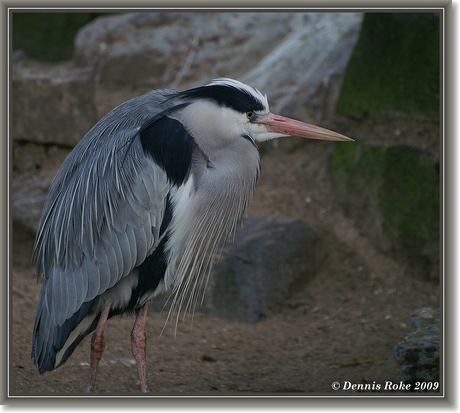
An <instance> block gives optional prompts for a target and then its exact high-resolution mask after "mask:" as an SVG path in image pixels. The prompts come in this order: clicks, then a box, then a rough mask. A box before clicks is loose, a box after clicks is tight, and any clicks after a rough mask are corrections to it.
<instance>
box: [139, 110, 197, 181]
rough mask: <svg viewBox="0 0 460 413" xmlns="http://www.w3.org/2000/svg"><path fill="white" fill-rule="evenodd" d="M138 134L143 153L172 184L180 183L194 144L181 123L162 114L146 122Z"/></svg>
mask: <svg viewBox="0 0 460 413" xmlns="http://www.w3.org/2000/svg"><path fill="white" fill-rule="evenodd" d="M139 136H140V139H141V144H142V148H143V150H144V153H145V154H146V155H149V156H151V157H152V159H153V160H154V161H155V162H156V163H157V164H158V165H159V166H160V167H161V168H162V169H163V170H164V171H165V172H166V174H167V175H168V179H169V180H170V181H171V182H172V183H173V184H174V185H180V184H182V183H183V182H184V181H185V179H186V178H187V176H188V174H189V172H190V167H191V164H192V152H193V145H194V141H193V138H192V136H191V135H190V134H189V133H188V132H187V131H186V130H185V128H184V127H183V126H182V124H181V123H180V122H179V121H177V120H175V119H172V118H168V117H167V116H163V117H161V118H160V119H156V120H155V121H153V122H152V120H150V121H148V122H146V124H145V125H144V126H142V127H141V129H140V130H139Z"/></svg>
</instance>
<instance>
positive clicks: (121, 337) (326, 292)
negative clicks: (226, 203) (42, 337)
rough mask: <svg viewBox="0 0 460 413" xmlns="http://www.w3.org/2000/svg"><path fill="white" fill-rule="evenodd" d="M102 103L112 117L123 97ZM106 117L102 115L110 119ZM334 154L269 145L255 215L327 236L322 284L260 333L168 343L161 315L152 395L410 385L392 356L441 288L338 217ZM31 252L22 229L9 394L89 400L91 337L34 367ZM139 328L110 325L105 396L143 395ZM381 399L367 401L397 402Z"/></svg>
mask: <svg viewBox="0 0 460 413" xmlns="http://www.w3.org/2000/svg"><path fill="white" fill-rule="evenodd" d="M135 94H137V93H133V95H135ZM99 98H100V101H101V102H104V104H105V105H107V106H110V105H111V104H112V102H114V103H118V102H117V99H118V100H119V99H120V96H116V97H113V99H112V100H110V99H108V96H107V95H104V96H101V95H99ZM126 98H127V97H126V96H125V99H126ZM100 106H101V112H102V113H101V115H102V114H104V113H105V110H106V109H107V108H106V107H104V106H103V105H102V104H101V105H100ZM337 124H338V126H337V130H338V131H339V132H342V133H348V134H353V133H355V135H356V134H361V135H362V136H371V137H372V139H373V140H375V141H379V140H380V141H381V142H382V141H384V140H387V139H388V138H389V137H390V139H391V140H392V141H397V142H400V143H412V142H411V140H413V141H414V142H415V141H416V142H417V146H419V147H421V148H422V149H433V147H436V142H437V137H436V136H435V137H433V134H432V133H433V125H431V126H427V127H422V126H420V123H419V122H412V121H407V120H404V119H396V120H394V121H393V122H389V121H388V119H385V120H382V122H381V123H378V122H377V123H376V122H375V121H372V122H369V121H363V122H356V121H353V122H344V121H341V122H338V123H337ZM327 126H330V125H327ZM401 130H402V131H403V132H404V133H401ZM434 130H435V128H434ZM398 131H399V132H398ZM292 139H297V138H292ZM297 142H298V143H297ZM433 142H435V143H433ZM334 144H336V143H324V142H303V141H300V140H298V141H296V144H295V145H294V147H295V150H290V151H277V150H275V149H274V148H273V147H272V146H270V145H266V146H264V147H263V148H262V149H263V150H262V164H263V169H262V176H261V179H260V181H259V185H258V189H257V191H256V195H255V196H254V199H253V200H252V202H251V205H250V208H249V215H250V216H259V215H273V214H278V215H280V216H283V217H295V218H299V219H302V220H303V221H305V222H306V223H307V224H308V225H309V226H310V227H311V228H312V229H313V230H314V231H315V232H316V234H317V235H318V237H319V239H320V243H319V244H320V245H319V251H318V256H319V257H321V262H320V263H319V265H318V269H317V274H316V276H315V277H314V279H313V280H312V281H310V282H309V283H307V284H305V285H304V286H303V287H302V288H299V289H298V290H297V291H296V292H295V293H293V294H292V296H291V297H290V298H289V299H288V300H287V301H286V303H285V305H284V306H283V307H282V308H281V309H280V310H279V311H278V312H276V313H273V314H270V315H269V316H268V317H266V318H264V319H263V320H262V321H261V322H259V323H257V324H244V323H238V322H228V321H225V320H222V319H218V318H216V317H214V316H212V314H209V313H206V312H197V313H196V314H195V316H194V319H193V324H192V325H191V323H190V321H186V322H184V323H180V324H179V326H178V328H177V332H175V331H174V328H173V327H172V326H170V325H168V326H167V327H166V328H165V330H164V331H163V333H162V334H161V335H160V333H161V331H162V329H163V326H164V323H165V319H166V314H165V313H160V312H156V311H151V312H150V313H149V316H148V323H147V332H148V333H147V334H148V343H147V352H148V360H147V366H148V375H149V384H150V390H151V392H150V394H149V395H150V396H154V395H173V396H174V395H195V396H196V395H239V396H240V395H253V394H255V395H264V394H268V395H275V394H285V395H295V396H302V395H306V396H310V395H326V396H336V395H344V394H346V395H350V394H351V393H352V392H351V391H343V390H338V391H336V390H333V388H332V384H333V383H334V382H338V383H339V384H340V388H341V389H342V387H343V385H344V382H345V381H349V382H351V383H369V384H381V385H382V389H383V388H384V385H385V383H386V382H388V381H391V382H394V383H399V381H400V379H401V369H400V366H399V365H398V364H397V363H396V362H395V360H394V357H393V353H392V351H393V347H394V345H395V344H397V343H398V342H399V341H401V340H402V339H403V338H404V335H405V332H406V331H408V330H409V329H410V328H411V323H410V321H409V319H408V317H409V315H410V314H411V313H412V312H413V311H414V310H415V309H417V308H420V307H437V306H439V300H440V289H439V285H438V284H436V283H433V282H429V281H426V280H423V279H422V277H416V276H413V275H410V274H409V271H408V269H407V268H405V266H404V265H403V264H401V263H398V262H396V261H394V260H393V259H392V258H390V257H388V256H386V255H385V254H382V253H381V252H379V251H377V250H376V249H375V248H374V247H373V246H372V245H371V244H370V242H369V241H368V240H367V239H366V238H365V237H363V236H362V235H361V234H360V233H359V232H358V231H357V230H356V229H355V228H354V226H353V224H352V222H351V221H350V220H349V219H348V218H347V217H345V216H344V215H343V213H342V212H341V210H340V209H339V208H338V207H337V204H336V202H335V200H334V196H333V193H332V190H331V188H330V184H329V181H328V178H327V170H326V163H327V156H328V151H329V150H330V145H334ZM435 149H437V148H435ZM52 167H55V166H54V165H53V166H52ZM18 179H19V178H18ZM32 245H33V236H32V235H31V234H28V233H27V232H25V231H23V230H21V228H18V227H15V228H14V231H13V262H12V274H11V275H12V278H11V295H10V297H11V309H12V312H11V323H10V328H11V330H10V332H11V337H10V348H9V361H10V371H9V394H10V395H11V396H25V395H37V396H38V395H46V394H50V395H58V394H64V395H69V396H70V395H84V394H85V393H84V391H85V388H86V381H87V376H88V361H89V346H90V344H89V343H90V337H87V338H86V339H85V340H84V341H83V342H82V343H81V344H80V346H79V348H78V349H77V350H76V351H75V352H74V354H73V355H72V357H71V358H70V359H69V360H68V361H67V363H66V364H65V365H64V366H62V367H60V368H59V369H57V370H56V371H53V372H50V373H47V374H45V375H43V376H39V375H38V372H37V370H36V369H35V367H34V366H33V363H32V359H31V358H30V346H31V335H32V327H33V320H34V316H35V307H36V303H37V299H38V294H39V289H40V284H38V285H37V283H36V281H35V272H34V269H33V268H31V267H30V266H29V262H30V256H31V250H32ZM132 325H133V319H132V318H130V317H124V318H114V319H111V320H110V321H109V322H108V325H107V328H106V340H107V347H106V350H105V352H104V355H103V360H102V362H101V365H100V369H99V375H98V381H97V386H96V395H107V396H108V395H139V396H142V395H141V393H140V388H139V381H138V378H137V370H136V366H135V365H134V363H133V357H132V355H131V351H130V331H131V328H132ZM382 389H381V390H380V391H377V392H369V391H367V392H363V393H362V394H363V395H364V394H366V395H376V393H378V394H379V395H394V393H391V392H390V391H384V390H382Z"/></svg>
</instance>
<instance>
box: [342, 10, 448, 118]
mask: <svg viewBox="0 0 460 413" xmlns="http://www.w3.org/2000/svg"><path fill="white" fill-rule="evenodd" d="M439 20H440V19H439V14H436V13H367V14H366V15H365V17H364V20H363V24H362V28H361V33H360V37H359V39H358V42H357V44H356V46H355V49H354V51H353V54H352V56H351V59H350V62H349V64H348V67H347V71H346V74H345V77H344V83H343V86H342V89H341V93H340V97H339V100H338V104H337V112H338V113H340V114H342V115H348V116H358V117H361V116H365V115H371V114H382V113H390V112H403V113H409V114H414V113H415V114H420V115H423V116H426V117H429V118H432V119H439V94H440V70H439V68H440V47H439V44H440V25H439Z"/></svg>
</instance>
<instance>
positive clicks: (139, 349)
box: [131, 303, 149, 393]
mask: <svg viewBox="0 0 460 413" xmlns="http://www.w3.org/2000/svg"><path fill="white" fill-rule="evenodd" d="M147 310H148V303H145V304H144V305H143V306H142V308H141V309H140V311H139V313H138V314H137V317H136V321H135V323H134V327H133V331H132V332H131V350H132V352H133V356H134V359H135V360H136V365H137V371H138V373H139V381H140V382H141V391H142V392H143V393H148V391H149V387H148V383H147V371H146V367H145V362H146V354H145V349H146V334H145V319H146V316H147Z"/></svg>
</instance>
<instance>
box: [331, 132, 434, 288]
mask: <svg viewBox="0 0 460 413" xmlns="http://www.w3.org/2000/svg"><path fill="white" fill-rule="evenodd" d="M332 150H333V152H332V155H331V157H330V159H329V163H328V169H329V175H330V178H331V182H332V185H333V189H334V192H335V195H336V199H337V202H339V204H340V205H341V206H342V208H343V209H344V212H345V214H346V215H347V216H350V217H351V218H352V219H353V222H354V224H355V225H356V227H357V228H358V229H359V230H360V231H361V233H363V234H364V235H365V236H366V237H368V238H369V239H370V240H371V242H372V243H373V244H374V245H375V246H376V247H377V248H378V249H380V250H381V251H383V252H386V253H388V254H391V255H392V256H393V257H394V258H396V259H398V260H399V261H401V262H404V263H406V264H408V269H409V270H410V271H412V272H413V273H414V274H423V275H424V276H425V278H428V279H432V280H438V279H439V273H440V260H439V257H440V250H439V246H440V238H439V229H440V228H439V225H440V222H439V207H440V206H439V195H440V193H439V191H440V188H439V157H438V156H436V155H434V154H431V153H427V152H424V151H420V150H418V149H415V148H413V147H409V146H403V145H395V146H390V147H384V146H371V145H367V144H366V143H364V142H362V141H359V140H357V141H356V142H355V143H350V144H347V145H340V146H339V145H337V146H334V147H333V148H332Z"/></svg>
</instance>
